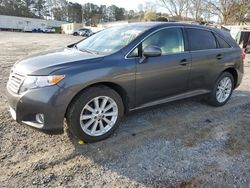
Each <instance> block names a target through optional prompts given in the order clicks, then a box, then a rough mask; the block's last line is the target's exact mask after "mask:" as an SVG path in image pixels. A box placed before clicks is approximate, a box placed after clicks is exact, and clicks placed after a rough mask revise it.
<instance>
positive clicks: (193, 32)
mask: <svg viewBox="0 0 250 188" xmlns="http://www.w3.org/2000/svg"><path fill="white" fill-rule="evenodd" d="M185 30H186V32H187V35H188V41H189V48H190V50H191V51H197V50H208V49H216V48H217V45H216V40H215V38H214V35H213V33H212V32H211V31H208V30H203V29H195V28H186V29H185Z"/></svg>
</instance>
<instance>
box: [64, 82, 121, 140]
mask: <svg viewBox="0 0 250 188" xmlns="http://www.w3.org/2000/svg"><path fill="white" fill-rule="evenodd" d="M104 101H106V103H105V106H104V107H102V105H104V104H103V103H104ZM97 104H98V105H97ZM96 106H98V108H96ZM108 107H109V108H110V107H111V108H110V109H109V110H107V111H106V112H105V109H108ZM101 109H103V110H101ZM96 110H97V111H96ZM123 114H124V104H123V101H122V99H121V97H120V95H119V94H118V93H117V92H115V91H114V90H113V89H111V88H109V87H106V86H97V87H96V86H95V87H91V88H88V89H86V90H84V91H83V92H82V93H80V94H79V95H78V96H77V97H76V98H75V99H74V100H73V101H72V102H71V104H70V106H69V108H68V111H67V115H66V119H67V124H68V127H69V130H70V131H71V132H72V133H73V134H74V135H75V136H77V137H78V138H79V139H81V140H83V141H85V142H87V143H91V142H97V141H100V140H103V139H105V138H107V137H109V136H110V135H111V134H112V133H113V132H114V131H115V129H116V128H117V127H118V126H119V122H120V120H121V118H122V116H123ZM106 115H107V116H106ZM108 115H109V116H108ZM111 115H112V116H111ZM80 117H82V119H80ZM90 117H91V118H90ZM108 122H109V123H108ZM93 130H95V131H93Z"/></svg>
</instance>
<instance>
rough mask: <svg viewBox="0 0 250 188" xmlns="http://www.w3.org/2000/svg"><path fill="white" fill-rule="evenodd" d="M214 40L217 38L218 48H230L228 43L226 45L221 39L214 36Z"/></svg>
mask: <svg viewBox="0 0 250 188" xmlns="http://www.w3.org/2000/svg"><path fill="white" fill-rule="evenodd" d="M216 38H217V41H218V43H219V47H220V48H231V46H230V45H229V44H228V43H226V41H225V40H224V39H222V38H221V37H219V36H218V35H216Z"/></svg>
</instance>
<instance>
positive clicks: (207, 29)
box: [124, 26, 233, 59]
mask: <svg viewBox="0 0 250 188" xmlns="http://www.w3.org/2000/svg"><path fill="white" fill-rule="evenodd" d="M167 28H181V29H182V28H184V29H185V28H188V29H199V30H205V31H209V32H212V33H213V31H212V30H211V29H209V28H198V27H192V26H165V27H162V28H159V29H157V30H155V31H153V32H152V33H150V34H148V35H147V36H145V37H144V38H143V39H142V40H140V42H138V43H137V44H136V45H135V46H134V47H133V48H131V50H129V52H128V53H127V54H126V55H125V57H124V58H125V59H135V58H140V57H128V55H129V54H130V53H131V52H132V51H133V50H134V49H135V48H137V47H138V45H139V44H140V43H141V42H143V41H144V40H146V39H147V38H148V37H150V36H151V35H153V34H154V33H156V32H158V31H160V30H163V29H167ZM213 34H214V33H213ZM217 35H218V34H217ZM183 39H184V36H183ZM215 40H216V39H215ZM183 42H185V41H184V40H183ZM184 45H185V44H184ZM232 48H233V47H232V46H231V45H230V48H214V49H205V50H192V51H191V50H188V51H183V52H173V53H169V54H165V55H170V54H178V53H184V52H201V51H207V50H218V49H232Z"/></svg>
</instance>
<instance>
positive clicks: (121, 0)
mask: <svg viewBox="0 0 250 188" xmlns="http://www.w3.org/2000/svg"><path fill="white" fill-rule="evenodd" d="M69 1H71V2H77V3H80V4H85V3H89V2H91V3H94V4H97V5H116V6H118V7H122V8H125V9H126V10H131V9H133V10H137V9H138V5H139V4H143V5H144V4H145V3H146V2H149V1H153V0H91V1H90V0H69ZM154 2H156V0H154Z"/></svg>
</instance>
